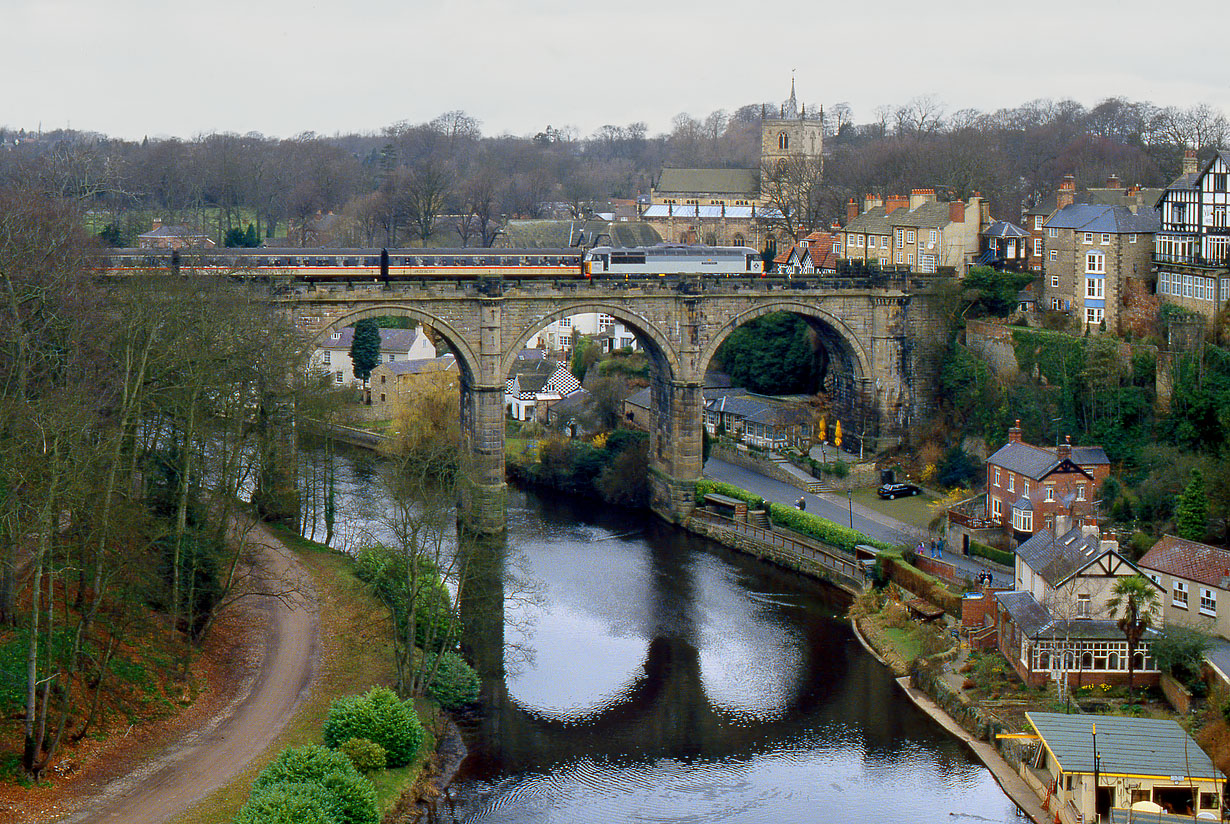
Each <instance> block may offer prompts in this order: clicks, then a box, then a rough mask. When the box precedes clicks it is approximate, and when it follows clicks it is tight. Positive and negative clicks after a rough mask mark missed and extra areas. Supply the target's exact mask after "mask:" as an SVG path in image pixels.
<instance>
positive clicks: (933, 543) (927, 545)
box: [914, 538, 944, 558]
mask: <svg viewBox="0 0 1230 824" xmlns="http://www.w3.org/2000/svg"><path fill="white" fill-rule="evenodd" d="M914 552H915V553H917V554H919V555H922V554H923V553H924V552H925V553H927V557H929V558H943V557H944V539H943V538H932V539H931V540H930V541H929V542H928V541H919V542H918V546H916V547H914Z"/></svg>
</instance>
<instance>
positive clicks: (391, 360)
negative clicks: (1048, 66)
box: [389, 355, 397, 363]
mask: <svg viewBox="0 0 1230 824" xmlns="http://www.w3.org/2000/svg"><path fill="white" fill-rule="evenodd" d="M396 361H397V356H396V355H389V363H395V362H396Z"/></svg>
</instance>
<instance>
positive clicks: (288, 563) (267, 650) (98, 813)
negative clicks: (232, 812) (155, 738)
mask: <svg viewBox="0 0 1230 824" xmlns="http://www.w3.org/2000/svg"><path fill="white" fill-rule="evenodd" d="M248 539H249V540H250V541H253V542H254V543H256V544H258V546H259V547H260V549H259V552H260V553H261V554H262V555H263V556H264V558H265V559H266V560H265V563H266V564H267V565H268V569H269V577H271V578H272V579H273V580H274V581H286V582H291V581H293V582H295V583H296V584H297V585H298V587H299V590H300V592H301V593H302V595H301V596H300V597H298V598H297V599H294V600H296V601H298V603H297V604H296V603H288V602H287V600H283V599H279V598H274V597H264V596H262V597H261V598H260V601H261V603H260V604H259V606H258V605H255V604H252V605H251V606H249V607H248V608H249V609H251V611H252V613H253V616H254V619H255V620H259V621H261V622H263V624H264V625H265V626H266V627H267V631H266V634H265V644H264V648H263V656H261V653H262V650H261V649H260V648H259V647H258V648H257V649H255V650H253V655H254V657H259V658H260V660H259V661H257V662H255V666H254V667H253V672H252V674H251V676H250V677H249V679H248V681H247V683H246V684H245V685H244V687H243V688H241V689H240V690H239V692H238V694H237V696H236V697H235V699H234V700H232V701H231V703H230V704H229V705H227V706H226V707H225V708H223V710H222V711H221V712H219V713H217V714H216V715H214V717H213V718H211V719H209V721H208V722H207V723H206V724H205V725H204V726H203V727H200V728H198V729H196V730H194V731H192V732H190V733H189V734H187V735H185V736H183V737H182V738H180V739H179V740H178V741H176V742H174V743H173V744H171V745H170V746H169V747H167V748H166V749H165V750H164V751H163V752H162V753H161V754H159V755H158V756H157V757H156V758H155V759H154V760H153V761H152V762H149V763H147V764H145V765H143V766H142V767H141V768H139V769H138V770H137V771H136V772H134V773H130V774H129V775H126V776H124V777H123V778H120V779H116V780H114V781H111V782H110V783H108V784H106V785H105V786H103V787H100V788H99V790H98V792H97V795H95V796H94V797H93V798H91V799H90V800H89V801H87V802H85V803H84V804H82V805H81V806H80V807H79V808H78V811H77V812H75V813H73V814H70V815H68V816H67V817H64V818H61V819H60V820H59V824H77V822H87V821H88V822H123V824H162V822H166V821H168V820H170V819H172V818H174V817H175V816H176V815H178V814H180V813H182V812H183V811H184V810H186V809H187V808H188V807H190V806H192V805H193V804H195V803H196V802H198V801H200V800H201V799H202V798H204V797H205V796H206V795H208V794H209V793H210V792H212V791H213V790H215V789H217V788H218V787H221V786H222V785H224V784H226V783H227V782H228V781H230V780H231V779H232V778H234V777H235V776H236V775H237V774H238V773H239V772H241V771H242V770H243V769H244V767H245V766H246V765H247V764H248V762H249V761H251V760H252V759H253V758H255V757H256V756H258V755H260V754H261V752H262V751H264V749H265V748H266V747H267V746H268V745H269V744H270V742H272V741H273V739H274V738H275V737H276V736H277V735H278V733H280V732H281V731H282V729H283V727H285V726H286V723H287V721H289V720H290V717H291V715H292V714H293V713H294V711H295V709H296V708H297V707H298V705H299V702H300V700H301V699H302V698H303V697H304V696H305V695H306V694H307V692H308V688H309V687H310V686H311V684H312V681H313V678H314V677H315V674H316V670H317V665H318V652H319V638H318V620H317V613H316V597H315V593H314V591H313V589H312V585H311V578H310V576H309V575H308V573H307V571H306V570H305V569H304V568H303V566H302V565H301V564H300V563H299V562H298V560H297V559H296V558H295V557H294V555H293V554H292V553H291V552H290V551H289V550H288V549H287V548H286V547H285V546H284V545H283V544H282V543H281V542H280V541H278V540H277V539H276V538H274V537H273V536H272V535H271V534H270V533H269V532H268V531H267V530H266V529H265V528H264V527H263V526H262V525H259V524H258V525H257V526H256V527H255V528H254V529H253V531H252V532H251V534H250V535H249V537H248Z"/></svg>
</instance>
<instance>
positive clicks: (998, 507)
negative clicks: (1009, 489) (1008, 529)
mask: <svg viewBox="0 0 1230 824" xmlns="http://www.w3.org/2000/svg"><path fill="white" fill-rule="evenodd" d="M1003 514H1004V504H1003V501H1001V500H1000V499H999V498H994V497H993V498H991V518H992V519H993V520H996V521H1002V519H1003Z"/></svg>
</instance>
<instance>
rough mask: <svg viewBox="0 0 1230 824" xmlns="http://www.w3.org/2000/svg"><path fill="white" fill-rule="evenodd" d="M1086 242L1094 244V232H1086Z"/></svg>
mask: <svg viewBox="0 0 1230 824" xmlns="http://www.w3.org/2000/svg"><path fill="white" fill-rule="evenodd" d="M1085 242H1086V243H1093V232H1085Z"/></svg>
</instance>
